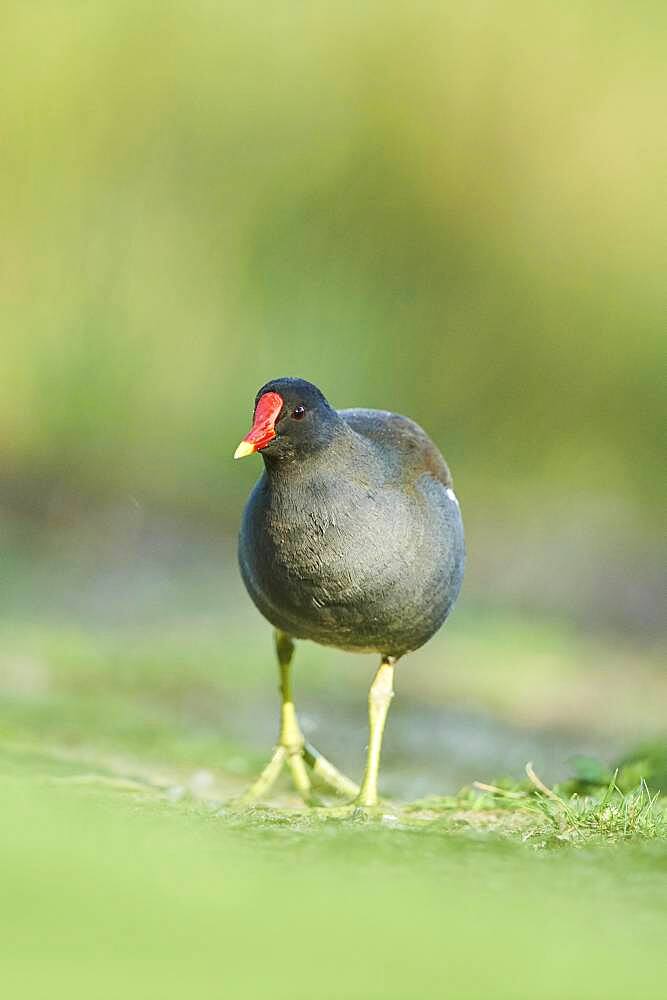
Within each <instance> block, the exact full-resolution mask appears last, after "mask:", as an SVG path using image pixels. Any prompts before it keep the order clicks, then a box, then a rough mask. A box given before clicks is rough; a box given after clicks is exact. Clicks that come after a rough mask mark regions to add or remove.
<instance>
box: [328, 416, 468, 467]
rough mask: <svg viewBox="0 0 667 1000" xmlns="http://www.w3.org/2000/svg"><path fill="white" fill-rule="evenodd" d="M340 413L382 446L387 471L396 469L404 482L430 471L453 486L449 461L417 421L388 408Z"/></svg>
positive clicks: (360, 432) (361, 433)
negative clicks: (386, 409)
mask: <svg viewBox="0 0 667 1000" xmlns="http://www.w3.org/2000/svg"><path fill="white" fill-rule="evenodd" d="M338 412H339V414H340V416H341V417H342V418H343V420H344V421H345V422H346V423H347V424H348V425H349V426H350V427H351V428H352V430H354V431H356V433H357V434H360V435H361V436H362V437H365V438H367V439H368V440H369V441H370V442H371V443H373V444H376V445H379V446H380V448H381V449H382V451H383V454H384V455H386V460H387V471H388V472H391V471H393V469H395V471H396V474H397V475H398V477H399V478H400V479H401V480H402V481H404V482H413V483H414V482H415V481H416V480H417V479H418V478H419V476H421V475H423V474H424V473H429V474H430V475H431V476H433V478H434V479H436V480H438V482H440V483H442V484H443V485H444V486H451V485H452V477H451V474H450V472H449V468H448V466H447V463H446V462H445V460H444V458H443V457H442V455H441V454H440V452H439V451H438V449H437V448H436V446H435V445H434V444H433V442H432V441H431V439H430V437H429V436H428V434H427V433H426V431H424V430H422V428H421V427H420V426H419V424H416V423H415V422H414V420H410V418H409V417H403V416H401V414H399V413H390V412H388V411H385V410H361V409H354V410H339V411H338Z"/></svg>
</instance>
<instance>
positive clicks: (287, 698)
mask: <svg viewBox="0 0 667 1000" xmlns="http://www.w3.org/2000/svg"><path fill="white" fill-rule="evenodd" d="M275 639H276V653H277V655H278V665H279V668H280V694H281V699H282V701H281V708H280V733H279V735H278V744H277V746H276V748H275V750H274V751H273V755H272V757H271V760H270V761H269V763H268V764H267V765H266V767H265V768H264V770H263V771H262V773H261V774H260V776H259V777H258V778H257V780H256V781H255V782H254V783H253V784H252V785H251V786H250V788H249V789H248V790H247V792H246V793H245V794H244V795H243V796H242V797H241V799H240V800H239V804H241V805H249V804H251V803H252V802H256V801H257V800H258V799H261V798H263V797H264V796H265V795H266V794H267V793H268V792H269V791H270V790H271V788H272V786H273V785H274V783H275V781H276V779H277V778H278V776H279V775H280V773H281V771H282V769H283V767H284V766H285V764H287V766H288V767H289V770H290V773H291V777H292V781H293V783H294V787H295V788H296V790H297V792H298V793H299V795H300V796H301V798H302V799H303V800H304V802H306V803H308V804H314V802H315V798H314V796H313V792H312V787H311V781H310V776H309V774H308V770H307V768H306V764H308V765H309V767H310V768H311V769H312V771H313V774H314V775H315V776H316V777H317V778H318V779H319V780H320V781H321V782H322V783H323V784H326V785H328V786H329V788H331V789H332V790H333V791H334V792H336V793H337V794H339V795H345V796H350V797H353V796H355V795H357V794H358V792H359V787H358V785H356V784H355V783H354V782H353V781H350V779H349V778H346V777H345V775H344V774H341V773H340V771H339V770H338V769H337V768H335V767H334V765H333V764H332V763H331V762H330V761H328V760H327V759H326V757H323V756H322V754H320V753H318V751H317V750H315V748H314V747H312V746H310V745H309V744H307V743H306V741H305V740H304V738H303V733H302V732H301V727H300V726H299V720H298V718H297V715H296V709H295V707H294V699H293V695H292V657H293V656H294V642H293V641H292V639H291V638H290V636H288V635H286V634H285V633H284V632H280V631H278V630H276V634H275Z"/></svg>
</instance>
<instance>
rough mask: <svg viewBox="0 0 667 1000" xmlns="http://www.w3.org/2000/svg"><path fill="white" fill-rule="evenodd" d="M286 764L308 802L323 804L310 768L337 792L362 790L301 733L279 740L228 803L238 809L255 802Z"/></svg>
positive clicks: (347, 793)
mask: <svg viewBox="0 0 667 1000" xmlns="http://www.w3.org/2000/svg"><path fill="white" fill-rule="evenodd" d="M285 765H287V767H288V768H289V771H290V776H291V779H292V784H293V785H294V788H295V790H296V792H297V793H298V794H299V796H300V797H301V799H302V800H303V801H304V802H305V804H306V805H308V806H320V805H321V802H320V800H319V799H318V797H317V795H316V794H315V792H314V791H313V788H312V783H311V780H310V775H309V773H308V769H307V768H309V769H310V771H311V773H312V776H313V778H315V780H316V782H317V783H318V784H319V785H323V786H324V787H325V788H326V789H328V790H329V791H331V792H334V793H335V794H336V795H340V796H346V797H353V796H357V795H358V794H359V786H358V785H357V784H355V782H354V781H352V780H351V779H350V778H347V777H346V776H345V775H344V774H342V773H341V772H340V771H339V770H338V768H337V767H335V766H334V765H333V764H332V763H331V761H329V760H327V758H326V757H324V756H323V755H322V754H321V753H320V752H319V751H318V750H316V749H315V747H313V746H311V744H310V743H306V742H305V741H304V740H303V738H302V737H301V738H300V739H299V738H297V739H296V740H290V741H289V742H287V741H285V742H280V743H279V744H278V746H277V747H276V748H275V750H274V751H273V755H272V756H271V759H270V760H269V762H268V764H267V765H266V767H265V768H264V770H263V771H262V773H261V774H260V776H259V777H258V778H257V780H256V781H254V782H253V784H252V785H251V786H250V788H248V789H247V791H246V792H244V793H243V795H241V796H240V797H239V798H237V799H234V800H232V802H231V803H229V805H230V806H231V807H232V808H237V809H247V808H249V807H251V806H253V805H254V804H255V803H257V802H258V801H259V800H260V799H262V798H264V797H265V796H266V795H267V794H268V793H269V792H270V791H271V789H272V788H273V786H274V784H275V782H276V781H277V779H278V777H279V776H280V774H281V772H282V770H283V768H284V767H285Z"/></svg>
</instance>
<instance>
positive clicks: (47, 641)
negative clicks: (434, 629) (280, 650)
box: [0, 613, 667, 1000]
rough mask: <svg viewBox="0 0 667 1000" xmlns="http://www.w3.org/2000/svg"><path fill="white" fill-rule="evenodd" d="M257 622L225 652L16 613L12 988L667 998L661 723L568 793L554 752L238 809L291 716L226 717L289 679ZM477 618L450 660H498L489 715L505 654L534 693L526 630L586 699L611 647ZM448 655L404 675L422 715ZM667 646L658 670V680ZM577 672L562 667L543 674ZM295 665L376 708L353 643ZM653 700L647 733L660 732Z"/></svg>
mask: <svg viewBox="0 0 667 1000" xmlns="http://www.w3.org/2000/svg"><path fill="white" fill-rule="evenodd" d="M233 618H234V616H233V615H232V614H231V613H230V614H229V615H228V620H227V621H226V622H225V628H224V629H221V630H220V631H221V632H222V633H223V634H224V637H225V642H224V644H223V643H221V642H220V639H219V632H218V629H217V628H211V627H210V625H208V624H204V625H203V626H201V627H199V626H195V625H193V624H192V623H190V624H189V625H187V624H184V623H183V622H181V623H179V622H178V621H176V620H174V621H172V622H170V623H169V625H167V626H166V627H164V628H163V629H161V630H154V631H151V630H150V629H146V628H145V627H144V628H141V629H139V630H134V629H132V628H125V629H123V628H116V629H115V630H114V631H113V633H112V632H104V631H101V630H100V629H91V628H83V627H81V628H73V627H72V626H67V627H63V626H61V625H59V624H57V623H55V622H54V623H51V624H46V623H42V624H40V625H39V626H36V625H34V624H29V623H28V622H26V621H24V622H23V624H21V622H20V619H18V618H17V620H16V621H13V623H11V624H10V623H9V622H5V625H4V627H3V630H2V634H1V636H0V638H1V642H0V810H1V817H2V822H0V900H1V901H0V940H2V942H3V950H4V958H3V989H4V990H6V991H7V992H8V995H11V996H20V997H21V998H22V1000H23V998H27V1000H32V998H33V997H34V998H35V1000H41V998H42V997H44V996H46V995H48V996H49V997H51V998H55V1000H57V998H59V997H60V996H62V997H66V998H67V1000H77V998H78V997H82V998H83V997H86V998H88V997H90V996H95V997H96V998H101V1000H104V998H105V997H107V996H109V997H113V998H114V1000H116V998H118V997H119V996H128V997H134V996H137V997H141V998H142V1000H143V998H144V997H147V998H151V997H153V996H155V997H160V998H161V1000H162V998H169V997H172V996H173V997H181V996H182V995H183V994H184V993H185V992H187V993H195V994H197V993H201V994H211V995H213V996H217V995H223V996H230V997H234V998H241V1000H245V998H249V1000H254V998H255V997H256V998H263V997H266V996H269V997H272V998H278V1000H280V998H282V997H285V998H287V997H289V998H296V1000H300V998H309V1000H310V998H311V997H315V998H318V1000H319V998H332V1000H339V998H347V997H351V998H357V997H358V998H366V997H370V998H374V997H378V998H379V997H383V998H387V997H388V998H407V997H412V996H424V997H430V996H433V997H441V996H452V997H456V998H458V997H466V998H468V997H470V998H473V1000H474V998H477V997H480V998H481V997H484V998H488V997H489V996H493V997H494V998H495V997H498V998H501V1000H503V998H508V1000H509V998H522V997H525V998H527V1000H528V998H530V1000H534V998H537V1000H540V998H544V1000H549V998H553V1000H562V998H563V997H568V998H569V997H577V998H579V997H581V998H584V1000H589V998H598V997H599V998H600V1000H603V998H604V1000H615V998H619V1000H620V998H625V997H630V996H632V997H634V996H644V995H649V994H650V993H651V991H652V990H654V986H655V980H656V963H657V962H658V961H659V956H660V955H661V953H662V947H663V941H664V938H665V934H666V933H667V904H666V902H665V901H666V899H667V893H666V892H665V889H666V888H667V879H666V874H667V838H666V836H665V813H666V800H665V799H664V798H661V797H660V796H659V794H658V791H659V789H660V788H661V787H663V786H662V785H661V782H662V778H663V775H664V765H665V759H664V753H665V746H664V742H663V741H661V740H659V739H658V740H655V741H654V742H653V743H651V742H650V741H649V739H648V737H647V738H646V740H645V741H644V743H643V745H640V746H639V747H638V749H637V751H636V753H634V754H626V755H625V759H624V760H623V761H620V762H619V764H620V767H619V769H618V770H616V769H615V768H614V769H613V770H610V769H609V768H608V767H607V765H606V764H602V763H600V762H599V761H596V760H592V759H590V758H579V759H578V760H575V761H574V762H573V763H572V766H571V769H570V772H569V774H568V773H564V774H563V780H561V781H560V783H559V784H557V785H554V786H553V787H549V786H547V785H546V784H544V782H542V779H541V776H540V767H539V766H537V765H536V768H535V771H531V774H530V775H527V776H520V775H514V776H513V777H510V778H498V777H494V775H492V774H479V775H478V778H479V781H478V783H477V786H475V785H470V786H469V787H466V788H463V789H461V790H459V791H455V790H454V789H447V788H442V789H438V788H436V790H437V791H439V792H442V793H448V794H438V795H433V796H429V797H427V798H424V799H420V800H413V801H409V802H395V801H390V802H387V804H386V807H385V809H384V810H383V812H382V813H381V814H380V817H379V818H377V819H371V820H369V819H364V818H363V817H359V816H351V817H348V818H346V819H341V818H336V817H334V816H332V815H331V814H330V813H327V812H322V811H317V810H306V809H304V808H301V807H300V806H299V805H298V803H297V802H295V800H294V799H293V797H292V796H291V794H290V791H289V787H288V786H287V784H285V783H284V784H282V785H280V786H279V787H278V789H277V791H276V794H275V796H274V797H273V798H272V799H271V801H270V802H268V803H265V804H262V805H260V806H258V807H257V808H255V809H253V810H251V811H248V812H245V813H238V812H235V811H233V810H231V809H230V808H229V805H228V803H229V800H230V799H231V798H232V797H233V796H234V795H235V794H236V793H238V791H239V790H240V789H241V788H242V787H243V786H244V785H245V783H246V782H247V781H248V779H249V777H250V775H251V774H252V773H253V772H254V771H255V770H256V769H257V768H258V767H259V766H260V765H261V763H262V762H263V754H264V752H265V751H268V749H269V744H270V740H271V737H272V730H271V729H269V728H267V732H266V734H265V735H266V745H265V747H264V748H263V749H260V748H261V747H262V744H263V741H264V737H263V735H262V733H260V734H255V739H254V740H250V739H248V740H247V741H245V740H239V739H237V738H232V737H231V735H230V733H229V732H228V731H227V729H226V728H225V726H223V725H221V723H220V718H221V717H225V718H229V712H230V711H232V712H233V711H234V710H235V707H236V705H237V703H238V704H239V705H240V704H242V703H243V702H244V700H245V701H246V703H250V704H254V700H255V699H257V698H258V697H259V698H262V697H264V695H265V693H268V692H270V689H271V687H272V685H273V684H274V683H275V680H274V674H273V663H272V660H271V651H270V641H269V635H268V633H267V632H265V631H263V630H261V629H257V630H253V631H252V632H250V633H249V632H248V630H247V628H246V621H245V619H244V618H243V617H239V619H238V621H233V620H232V619H233ZM453 633H454V634H453V636H452V637H451V639H448V640H447V641H448V642H449V643H450V646H449V647H445V652H446V653H447V652H449V654H450V656H449V659H448V662H450V663H451V660H452V659H453V661H454V664H455V665H456V664H457V663H458V665H459V667H460V664H465V663H471V662H474V661H475V660H477V659H479V660H480V662H481V664H482V665H483V667H484V676H487V677H489V678H490V679H489V683H488V694H487V697H488V701H487V703H486V707H487V709H488V708H491V707H492V706H493V705H501V704H505V706H506V710H507V715H508V717H510V718H511V712H510V710H511V700H507V701H506V702H502V699H501V698H500V696H499V694H498V692H500V690H501V688H502V686H503V684H504V682H505V678H506V676H507V675H508V673H509V670H510V668H509V666H505V664H504V663H502V662H500V661H499V662H498V667H499V669H498V680H497V681H496V682H493V680H492V679H491V674H492V671H491V670H490V667H489V661H490V658H491V657H492V655H496V656H499V655H502V656H505V657H506V658H507V661H509V660H512V661H513V662H514V664H515V669H516V670H518V671H521V672H522V673H523V677H524V680H525V683H526V685H530V684H531V674H530V670H529V669H527V666H526V665H529V663H530V655H529V651H528V647H529V646H530V645H532V646H533V647H534V648H535V650H536V656H537V657H538V659H539V656H540V649H541V645H542V646H543V647H544V648H546V647H547V646H551V647H552V648H553V650H554V653H553V655H554V656H556V657H558V656H560V657H561V658H562V662H563V663H564V664H569V668H568V669H566V670H565V674H564V676H565V680H564V682H563V685H564V686H566V687H569V688H570V689H574V690H577V686H578V685H581V683H582V679H581V677H580V676H579V673H578V671H577V665H579V668H580V670H581V671H582V672H583V673H584V674H587V671H588V669H589V661H590V659H591V658H592V656H593V649H594V648H595V647H594V646H592V645H591V644H590V642H589V641H588V640H586V639H585V638H581V639H577V638H576V636H574V635H567V636H562V637H561V639H560V641H558V635H559V633H558V632H557V631H552V632H548V630H547V631H546V632H542V633H540V635H537V633H536V632H535V628H534V627H533V628H531V629H527V630H525V629H523V628H522V627H520V625H519V624H514V625H513V624H512V623H511V622H509V621H504V622H497V623H496V624H495V625H493V623H489V622H487V624H486V626H485V627H484V626H483V624H482V625H480V622H479V621H478V620H477V619H475V617H474V616H473V617H471V618H466V616H462V620H461V622H460V625H459V628H458V631H457V630H453ZM249 634H250V635H251V636H252V637H251V638H249V639H248V635H249ZM540 636H541V638H540ZM528 637H530V638H528ZM549 637H551V639H553V642H550V639H549ZM494 650H500V651H501V652H500V653H495V654H494ZM442 655H443V653H442V647H439V645H438V643H436V644H434V647H433V649H432V650H431V651H428V652H425V654H424V655H423V657H415V666H414V673H412V674H410V675H406V677H405V679H404V680H402V682H401V691H400V692H399V696H403V697H404V698H405V699H408V700H409V699H412V701H413V703H414V704H413V709H412V710H415V711H417V715H416V716H415V718H418V717H419V712H418V706H419V704H420V703H423V704H427V703H435V704H442V705H445V704H446V703H447V699H448V698H450V697H452V696H453V692H452V686H451V685H452V681H451V679H450V678H448V673H447V672H445V671H442V670H436V669H432V668H435V667H437V666H439V657H441V656H442ZM652 655H653V654H650V655H648V656H647V657H646V658H645V660H644V661H643V663H642V666H641V669H642V670H643V671H644V673H645V676H646V678H648V679H649V681H650V684H655V685H656V687H655V690H658V689H659V685H660V684H661V683H662V682H661V680H660V678H659V676H654V674H653V673H652V672H651V663H652V662H653V661H652ZM636 656H637V657H639V654H638V653H637V654H636ZM429 657H430V659H429ZM542 662H543V663H545V662H546V660H545V659H544V657H543V658H542ZM607 662H608V664H609V663H611V664H612V667H611V668H610V670H609V672H608V674H607V676H606V687H605V690H606V691H607V692H610V691H613V690H616V689H615V687H614V685H615V684H616V683H617V680H616V678H617V677H618V684H619V685H620V687H619V688H618V690H621V691H622V690H624V689H625V688H624V685H625V683H626V680H625V672H624V671H623V670H622V669H619V671H618V675H617V673H615V671H614V669H613V663H614V661H613V656H610V657H608V658H607ZM241 667H242V668H243V669H241ZM555 673H556V671H555V668H554V667H553V663H552V662H551V661H549V663H548V666H547V667H546V675H545V672H544V670H543V669H539V668H538V669H537V670H536V674H537V681H535V679H534V678H533V680H532V682H533V683H536V684H539V683H541V682H543V681H544V679H545V676H548V677H550V678H554V677H555ZM463 675H464V672H463V671H460V675H457V679H456V684H457V685H458V692H459V695H460V696H461V697H462V698H463V699H464V700H465V699H472V698H476V697H477V696H478V693H479V691H480V681H479V677H475V676H471V677H470V679H469V687H468V688H467V689H466V688H465V687H464V676H463ZM438 678H441V679H442V682H441V686H440V687H438ZM297 682H298V691H299V692H300V693H301V694H302V695H303V697H304V701H305V702H306V704H310V705H317V704H323V705H330V706H334V705H335V704H336V703H337V701H336V700H337V699H338V701H339V702H340V701H341V700H342V701H343V702H344V703H345V704H348V703H349V704H351V705H354V706H355V709H354V710H355V711H357V710H358V712H359V715H360V717H362V716H363V711H364V706H363V702H364V698H365V691H364V689H365V684H366V672H364V671H363V670H362V671H359V662H358V661H357V660H356V659H355V658H354V657H350V658H346V657H341V656H340V655H339V654H336V653H335V652H334V653H331V652H327V651H322V650H317V649H315V648H314V647H308V646H306V647H304V648H303V649H300V650H299V657H298V662H297ZM512 682H513V684H514V685H515V686H516V687H517V688H518V687H519V686H520V685H519V684H518V680H517V678H513V681H512ZM494 684H495V686H494ZM579 689H580V688H579ZM548 690H549V692H550V696H552V697H553V705H554V706H556V705H558V703H559V694H558V690H557V689H556V687H548ZM454 696H455V695H454ZM535 697H536V689H535V691H534V692H533V694H532V695H531V698H535ZM420 699H423V701H422V702H420ZM634 704H635V703H634V702H632V701H631V700H630V701H628V703H627V705H626V709H627V713H628V724H630V725H632V726H633V728H634V729H635V730H636V731H637V733H640V732H646V733H649V732H650V731H651V725H652V723H650V722H647V721H646V719H644V720H643V723H642V720H641V719H639V720H638V716H637V715H636V710H635V708H634ZM552 710H553V711H554V712H555V715H556V717H558V713H557V711H556V709H555V708H553V707H552ZM503 711H504V710H503ZM523 711H524V707H522V708H521V709H520V711H519V714H518V716H517V724H518V723H520V722H521V719H522V713H523ZM592 711H593V712H594V711H595V708H593V710H592ZM633 711H635V714H634V715H633V714H632V712H633ZM225 713H227V714H225ZM651 718H652V716H649V719H651ZM267 726H270V722H268V723H267ZM601 731H603V730H601ZM610 732H611V730H610ZM388 735H389V739H391V721H390V729H389V734H388ZM326 749H327V750H328V749H329V748H328V747H327V748H326ZM334 749H335V748H334ZM361 749H363V748H361ZM333 756H334V757H335V756H336V754H335V753H334V754H333ZM535 772H537V773H535Z"/></svg>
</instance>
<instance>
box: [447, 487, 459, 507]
mask: <svg viewBox="0 0 667 1000" xmlns="http://www.w3.org/2000/svg"><path fill="white" fill-rule="evenodd" d="M446 493H447V496H448V497H449V499H450V500H453V501H454V503H455V504H456V506H457V507H458V506H459V498H458V497H457V495H456V493H455V492H454V490H453V489H452V488H451V487H450V486H448V487H447V490H446Z"/></svg>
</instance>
